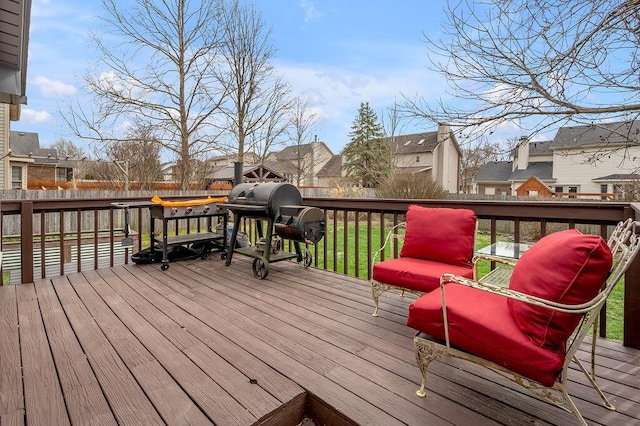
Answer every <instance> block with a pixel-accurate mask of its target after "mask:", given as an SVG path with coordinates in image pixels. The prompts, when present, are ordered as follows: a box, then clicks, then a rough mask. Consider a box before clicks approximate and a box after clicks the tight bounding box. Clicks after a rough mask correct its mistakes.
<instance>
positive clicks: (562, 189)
mask: <svg viewBox="0 0 640 426" xmlns="http://www.w3.org/2000/svg"><path fill="white" fill-rule="evenodd" d="M563 192H564V186H556V190H555V193H556V194H561V193H563Z"/></svg>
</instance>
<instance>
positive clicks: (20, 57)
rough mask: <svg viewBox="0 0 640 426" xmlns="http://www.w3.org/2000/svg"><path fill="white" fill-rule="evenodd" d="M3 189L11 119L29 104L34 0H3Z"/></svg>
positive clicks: (0, 129) (0, 174) (0, 137)
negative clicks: (28, 86)
mask: <svg viewBox="0 0 640 426" xmlns="http://www.w3.org/2000/svg"><path fill="white" fill-rule="evenodd" d="M0 16H2V19H0V34H1V36H0V188H2V189H7V188H11V168H10V166H9V155H10V150H9V132H10V130H11V129H10V122H11V121H18V120H19V119H20V109H21V105H23V104H26V103H27V97H26V93H27V56H28V53H29V23H30V21H31V19H30V18H31V0H14V1H8V2H4V1H3V2H0Z"/></svg>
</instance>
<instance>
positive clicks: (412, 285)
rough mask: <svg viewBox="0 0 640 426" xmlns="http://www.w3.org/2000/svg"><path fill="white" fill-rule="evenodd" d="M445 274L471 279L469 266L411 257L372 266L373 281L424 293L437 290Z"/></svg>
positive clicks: (471, 271) (471, 270)
mask: <svg viewBox="0 0 640 426" xmlns="http://www.w3.org/2000/svg"><path fill="white" fill-rule="evenodd" d="M445 273H449V274H454V275H458V276H462V277H467V278H473V268H472V267H471V265H464V266H460V265H449V264H447V263H441V262H435V261H433V260H425V259H414V258H412V257H401V258H399V259H389V260H385V261H382V262H380V263H376V264H375V265H373V279H374V280H376V281H379V282H381V283H386V284H391V285H395V286H398V287H404V288H408V289H411V290H416V291H422V292H425V293H426V292H429V291H432V290H434V289H436V288H438V287H439V286H440V277H441V276H442V275H443V274H445Z"/></svg>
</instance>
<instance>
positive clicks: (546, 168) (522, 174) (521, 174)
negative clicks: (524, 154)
mask: <svg viewBox="0 0 640 426" xmlns="http://www.w3.org/2000/svg"><path fill="white" fill-rule="evenodd" d="M531 177H536V178H538V179H539V180H552V179H553V162H552V161H541V162H539V163H529V165H528V166H527V168H526V169H524V170H520V169H516V170H514V171H513V173H511V176H509V180H511V181H515V180H518V181H521V180H527V179H529V178H531Z"/></svg>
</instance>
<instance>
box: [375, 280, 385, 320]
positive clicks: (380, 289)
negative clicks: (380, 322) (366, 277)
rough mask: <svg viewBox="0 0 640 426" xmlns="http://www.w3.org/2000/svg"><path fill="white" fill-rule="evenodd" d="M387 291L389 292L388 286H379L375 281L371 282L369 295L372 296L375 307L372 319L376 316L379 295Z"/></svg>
mask: <svg viewBox="0 0 640 426" xmlns="http://www.w3.org/2000/svg"><path fill="white" fill-rule="evenodd" d="M387 290H389V287H388V286H386V285H384V284H381V283H379V282H377V281H373V280H372V281H371V294H372V295H373V304H374V306H375V309H374V311H373V314H372V315H373V316H374V317H377V316H378V302H379V300H380V295H381V294H382V293H384V292H385V291H387Z"/></svg>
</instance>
